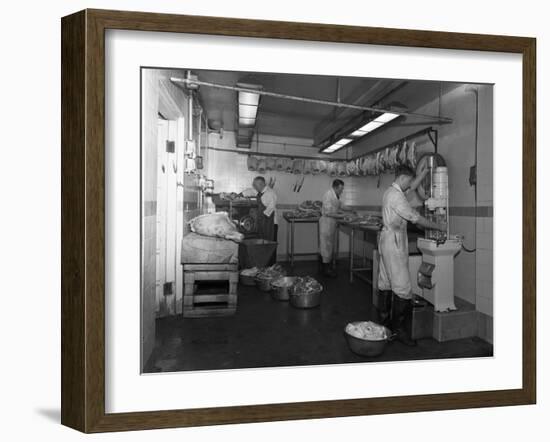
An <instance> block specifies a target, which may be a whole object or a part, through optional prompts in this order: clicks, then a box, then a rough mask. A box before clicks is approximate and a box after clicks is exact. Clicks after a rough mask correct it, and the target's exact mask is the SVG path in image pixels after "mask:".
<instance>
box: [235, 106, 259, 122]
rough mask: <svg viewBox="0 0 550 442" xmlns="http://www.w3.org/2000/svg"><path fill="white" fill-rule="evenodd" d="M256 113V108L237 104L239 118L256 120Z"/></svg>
mask: <svg viewBox="0 0 550 442" xmlns="http://www.w3.org/2000/svg"><path fill="white" fill-rule="evenodd" d="M257 112H258V106H249V105H246V104H239V117H240V118H252V119H254V118H256V113H257Z"/></svg>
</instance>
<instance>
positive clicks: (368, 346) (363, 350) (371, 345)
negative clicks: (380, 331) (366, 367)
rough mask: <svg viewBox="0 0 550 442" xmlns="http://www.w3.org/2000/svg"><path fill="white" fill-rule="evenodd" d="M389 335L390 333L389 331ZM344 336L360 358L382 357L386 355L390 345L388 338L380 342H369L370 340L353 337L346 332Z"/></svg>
mask: <svg viewBox="0 0 550 442" xmlns="http://www.w3.org/2000/svg"><path fill="white" fill-rule="evenodd" d="M387 333H389V331H388V332H387ZM344 335H345V336H346V341H347V343H348V346H349V348H350V350H351V351H352V352H353V353H355V354H357V355H359V356H368V357H374V356H380V355H381V354H382V353H384V350H385V349H386V345H387V344H388V338H386V339H381V340H378V341H369V340H368V339H361V338H358V337H356V336H352V335H350V334H349V333H348V332H346V331H344Z"/></svg>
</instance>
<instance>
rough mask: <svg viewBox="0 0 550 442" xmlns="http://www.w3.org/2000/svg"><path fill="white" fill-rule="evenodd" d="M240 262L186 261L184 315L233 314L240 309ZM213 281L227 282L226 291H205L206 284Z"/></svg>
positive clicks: (192, 316) (196, 316)
mask: <svg viewBox="0 0 550 442" xmlns="http://www.w3.org/2000/svg"><path fill="white" fill-rule="evenodd" d="M238 281H239V272H238V265H237V264H184V265H183V282H184V292H183V316H184V317H185V318H202V317H214V316H229V315H233V314H235V312H236V311H237V283H238ZM212 282H227V284H228V290H227V291H224V292H223V293H219V292H215V293H203V292H202V289H203V286H207V285H208V284H209V283H212Z"/></svg>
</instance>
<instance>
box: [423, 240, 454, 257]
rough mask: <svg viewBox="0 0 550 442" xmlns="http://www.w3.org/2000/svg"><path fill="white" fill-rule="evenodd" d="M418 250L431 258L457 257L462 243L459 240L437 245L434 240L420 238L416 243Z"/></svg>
mask: <svg viewBox="0 0 550 442" xmlns="http://www.w3.org/2000/svg"><path fill="white" fill-rule="evenodd" d="M416 245H417V247H418V249H419V250H420V251H421V252H422V253H425V254H426V255H430V256H444V255H451V256H454V255H456V254H457V253H458V252H459V251H460V249H461V247H462V242H461V241H459V240H458V239H448V240H447V241H445V242H444V243H443V244H439V245H438V244H437V243H436V242H435V241H434V240H432V239H426V238H418V241H417V243H416Z"/></svg>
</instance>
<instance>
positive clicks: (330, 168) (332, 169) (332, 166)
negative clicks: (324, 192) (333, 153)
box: [327, 161, 337, 177]
mask: <svg viewBox="0 0 550 442" xmlns="http://www.w3.org/2000/svg"><path fill="white" fill-rule="evenodd" d="M327 174H328V175H330V176H333V177H334V176H336V174H337V170H336V161H330V162H329V163H328V164H327Z"/></svg>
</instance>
